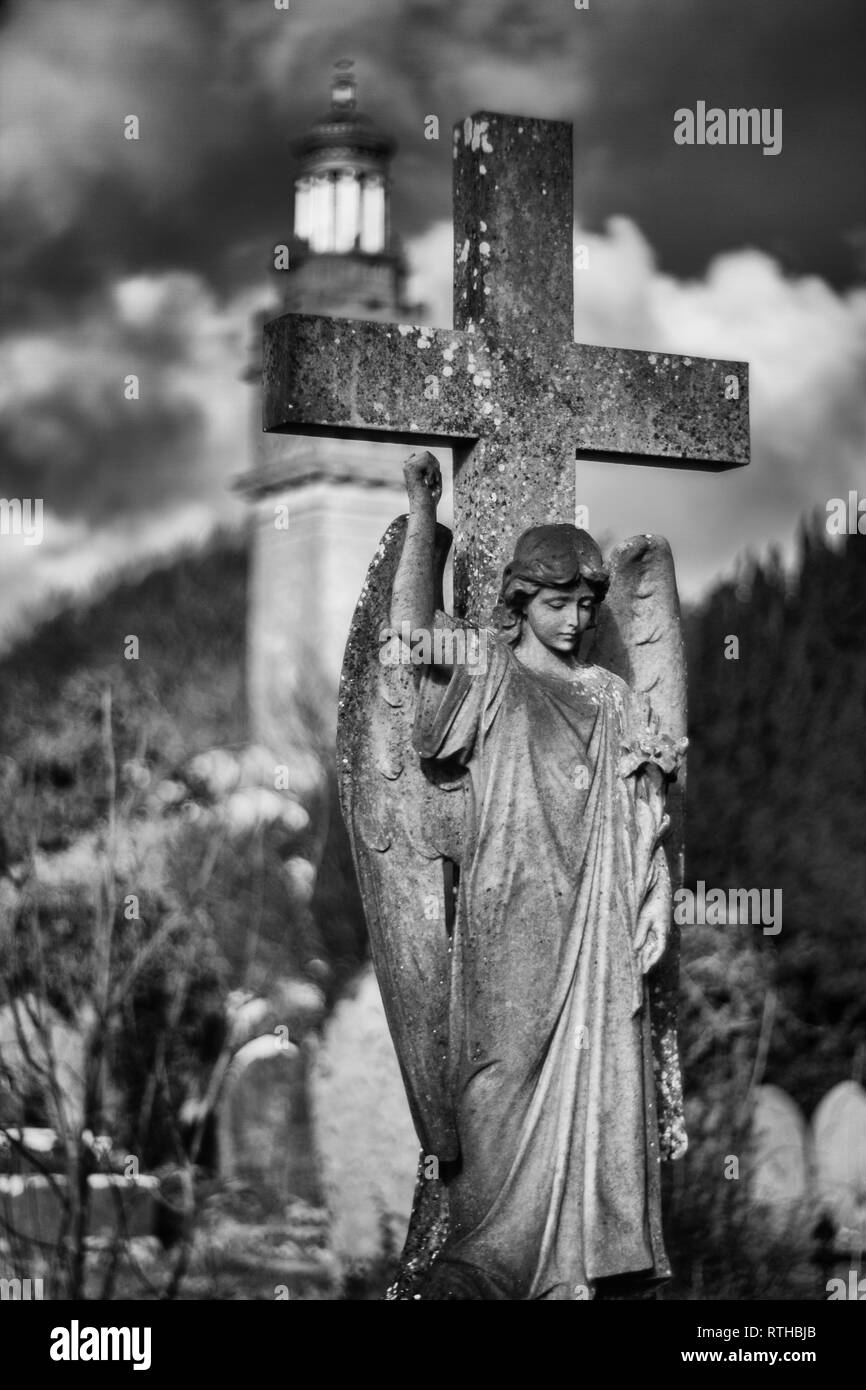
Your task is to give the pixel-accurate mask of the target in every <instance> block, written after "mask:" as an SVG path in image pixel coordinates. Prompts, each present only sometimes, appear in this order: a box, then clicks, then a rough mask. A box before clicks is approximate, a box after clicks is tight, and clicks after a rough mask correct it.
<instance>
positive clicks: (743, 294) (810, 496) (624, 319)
mask: <svg viewBox="0 0 866 1390" xmlns="http://www.w3.org/2000/svg"><path fill="white" fill-rule="evenodd" d="M575 241H576V242H577V243H582V244H584V245H585V246H586V247H587V248H588V262H589V264H588V268H587V269H583V270H581V269H577V270H576V271H575V337H576V338H577V339H578V340H579V341H581V342H592V343H597V344H600V345H603V346H608V347H623V348H638V349H645V350H652V349H658V350H660V351H665V352H671V353H673V352H676V353H682V354H691V355H693V356H704V357H723V358H733V359H736V360H741V361H743V360H745V361H747V362H748V363H749V364H750V397H751V434H752V462H751V464H750V466H749V467H748V468H746V469H736V470H731V472H729V473H725V474H721V475H718V474H702V473H691V472H680V471H674V470H671V469H662V468H658V469H657V468H636V467H624V466H623V465H620V464H613V463H606V462H603V461H599V462H598V463H587V464H581V465H579V472H578V480H579V482H578V487H579V491H580V497H579V499H578V500H579V501H582V502H583V503H585V504H586V505H588V506H589V508H590V524H591V526H593V527H595V528H597V530H598V531H599V533H600V534H602V535H605V536H608V537H612V538H616V539H619V538H622V537H624V536H625V535H630V534H634V533H637V532H641V531H658V532H661V533H662V534H664V535H667V536H669V538H670V539H671V541H672V543H673V546H674V553H675V555H676V556H677V563H678V567H679V572H680V581H681V587H682V589H683V591H684V593H685V594H687V595H688V596H690V597H695V596H697V594H699V593H700V592H701V591H702V590H703V589H704V588H706V586H707V585H708V584H709V583H711V582H712V581H713V580H714V579H715V578H716V577H717V576H718V575H719V573H720V571H726V570H730V569H731V568H732V566H733V565H734V562H735V558H736V556H737V555H738V554H739V553H741V552H742V551H743V550H745V549H747V548H752V549H754V550H757V551H764V550H765V549H766V547H767V545H768V544H769V543H775V544H777V545H779V546H780V548H781V549H782V550H783V552H787V553H788V554H790V553H791V547H792V542H793V537H794V533H795V530H796V526H797V522H798V519H799V517H800V516H801V515H802V514H803V513H804V512H808V511H810V510H812V509H813V508H814V507H816V506H817V507H819V508H820V509H821V510H822V511H823V510H824V508H825V506H826V502H827V499H828V498H830V497H836V496H845V495H846V494H847V492H848V489H849V488H851V487H855V486H856V485H857V483H858V481H859V482H862V477H863V459H864V454H866V392H864V382H866V290H862V289H854V290H849V291H847V292H844V293H843V292H839V291H836V290H834V289H833V288H832V287H831V286H829V285H828V284H827V283H826V282H824V281H822V280H820V279H819V278H818V277H816V276H803V277H795V276H789V275H785V274H784V273H783V271H782V270H781V268H780V266H779V265H778V263H777V262H775V261H774V260H773V258H772V257H770V256H768V255H766V254H765V253H764V252H761V251H755V250H749V249H743V250H740V251H735V252H727V253H725V254H724V255H721V256H718V257H716V258H715V259H714V260H713V261H712V262H711V264H710V266H709V267H708V269H707V273H706V275H705V276H703V277H702V278H700V279H694V280H679V279H676V278H675V277H673V276H671V275H665V274H663V273H661V272H660V270H659V268H658V264H657V259H656V256H655V255H654V253H653V250H652V247H651V246H650V245H649V242H648V241H647V239H646V237H645V236H644V235H643V233H642V232H641V231H640V229H639V228H638V227H636V226H635V225H634V223H633V222H631V221H629V220H628V219H627V218H622V217H616V218H612V219H610V221H609V222H608V224H607V226H606V228H605V230H604V231H603V232H602V233H592V232H588V231H585V230H582V229H580V228H578V229H577V230H576V232H575ZM409 253H410V258H411V260H412V263H413V265H414V266H415V271H414V274H413V276H412V279H411V280H410V291H411V294H412V297H413V298H418V299H421V300H425V301H426V302H427V304H428V306H429V307H428V313H427V315H426V316H425V318H427V319H429V321H430V322H432V323H435V324H437V325H447V326H450V324H451V322H452V319H451V261H452V254H453V252H452V229H451V224H450V223H449V222H445V221H442V222H440V223H438V224H436V225H435V226H434V227H432V228H431V229H430V230H429V231H428V232H426V233H425V234H424V235H423V236H421V237H419V238H417V239H416V240H414V241H413V242H411V243H410V246H409Z"/></svg>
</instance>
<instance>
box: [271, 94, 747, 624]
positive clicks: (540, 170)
mask: <svg viewBox="0 0 866 1390" xmlns="http://www.w3.org/2000/svg"><path fill="white" fill-rule="evenodd" d="M454 168H455V193H454V203H455V271H454V291H455V292H454V304H455V311H454V312H455V327H454V329H451V330H449V329H431V328H419V327H417V326H412V325H409V324H402V325H400V324H382V323H373V322H365V321H361V320H352V319H324V318H316V317H311V316H306V315H284V316H283V317H281V318H278V319H274V320H273V321H272V322H271V323H269V324H267V325H266V326H265V338H264V414H263V424H264V428H265V429H266V430H282V431H288V432H296V433H302V434H306V435H315V434H324V435H328V436H334V437H352V438H365V439H381V440H390V441H402V442H404V443H407V444H411V445H415V446H418V447H420V446H421V445H428V446H436V445H451V446H453V447H454V449H455V466H456V472H455V489H454V492H455V495H454V505H455V532H456V537H455V539H456V543H457V552H456V555H455V570H454V584H455V607H456V610H457V612H459V613H460V614H461V615H464V616H466V617H468V618H469V619H470V620H472V621H476V620H477V619H479V618H484V617H486V616H487V614H489V612H490V610H491V608H492V606H493V602H494V600H495V597H496V594H495V589H496V585H497V583H498V579H499V574H500V572H501V569H502V566H503V564H504V563H505V561H506V559H507V558H508V556H509V555H510V553H511V550H512V548H513V543H514V540H515V539H516V537H517V536H518V535H519V534H520V532H521V531H523V530H525V529H526V527H527V526H530V525H533V524H536V523H541V522H545V521H554V520H562V519H563V518H567V517H571V516H572V515H573V514H574V500H575V495H574V459H575V457H576V456H577V457H587V456H588V457H598V456H601V457H610V458H611V460H613V461H616V460H620V461H625V462H642V463H664V464H666V465H668V466H670V465H673V464H679V465H681V466H683V467H697V468H705V469H723V468H732V467H737V466H740V465H742V464H745V463H747V462H748V458H749V434H748V395H749V393H748V369H747V367H746V364H745V363H741V362H726V361H721V360H718V361H708V360H704V359H696V358H689V357H684V356H672V355H670V354H662V353H651V352H633V351H620V350H616V349H612V348H600V347H592V346H587V345H583V344H575V343H574V342H573V341H572V312H573V273H572V252H571V236H572V232H571V227H572V172H571V130H570V127H568V126H566V125H563V124H562V123H561V122H556V121H535V120H530V119H529V118H525V117H517V116H502V115H496V114H493V113H487V112H482V113H479V114H477V115H476V116H474V117H472V118H470V119H467V121H466V122H461V123H460V124H459V125H458V126H457V128H456V130H455V166H454ZM541 209H543V215H542V214H541V211H540V210H541ZM731 376H735V377H736V378H737V382H738V391H739V395H738V398H737V399H727V398H726V391H725V383H726V378H728V377H731ZM501 475H505V476H502V482H503V486H501V487H500V486H498V485H497V482H496V480H497V478H499V477H500V476H501ZM506 484H507V485H506Z"/></svg>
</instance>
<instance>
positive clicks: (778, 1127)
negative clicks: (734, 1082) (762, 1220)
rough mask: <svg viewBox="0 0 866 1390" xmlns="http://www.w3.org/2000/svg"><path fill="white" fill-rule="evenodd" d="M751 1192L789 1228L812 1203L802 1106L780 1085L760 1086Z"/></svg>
mask: <svg viewBox="0 0 866 1390" xmlns="http://www.w3.org/2000/svg"><path fill="white" fill-rule="evenodd" d="M750 1190H751V1195H752V1198H753V1200H754V1201H755V1202H756V1203H758V1204H759V1205H760V1206H762V1207H765V1208H766V1209H767V1211H768V1214H769V1215H770V1216H771V1218H772V1219H773V1221H774V1222H776V1223H777V1224H779V1225H786V1224H787V1223H788V1221H789V1220H791V1219H792V1218H793V1217H796V1216H797V1214H798V1213H800V1212H802V1211H803V1209H804V1207H805V1206H806V1205H807V1204H808V1201H809V1138H808V1130H807V1126H806V1121H805V1119H804V1118H803V1115H802V1112H801V1111H800V1107H799V1106H798V1105H796V1104H795V1102H794V1101H793V1100H792V1099H791V1097H790V1096H789V1095H787V1094H786V1092H785V1091H783V1090H782V1089H781V1087H779V1086H757V1087H756V1088H755V1095H754V1110H753V1113H752V1133H751V1160H750Z"/></svg>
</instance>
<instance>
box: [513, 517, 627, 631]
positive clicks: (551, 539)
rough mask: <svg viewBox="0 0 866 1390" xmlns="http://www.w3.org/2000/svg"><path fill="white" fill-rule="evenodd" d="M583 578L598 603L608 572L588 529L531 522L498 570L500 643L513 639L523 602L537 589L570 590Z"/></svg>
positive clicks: (608, 578) (608, 575)
mask: <svg viewBox="0 0 866 1390" xmlns="http://www.w3.org/2000/svg"><path fill="white" fill-rule="evenodd" d="M581 579H583V580H585V581H586V583H587V584H588V585H589V590H590V593H591V594H592V597H593V599H594V600H595V602H596V603H602V602H603V600H604V598H605V595H606V594H607V590H608V586H609V585H610V572H609V570H608V568H607V565H606V564H605V563H604V560H603V559H602V554H601V551H600V550H599V548H598V546H597V545H596V543H595V541H594V540H593V539H592V536H590V535H589V534H588V533H587V532H586V531H580V530H578V528H577V527H576V526H570V525H567V524H556V525H551V526H532V527H530V529H529V530H528V531H524V532H523V535H522V536H520V537H519V539H518V541H517V544H516V546H515V547H514V557H513V559H512V560H510V561H509V563H508V564H507V565H506V566H505V569H504V570H503V572H502V586H501V589H500V593H499V602H498V603H497V605H496V609H495V611H494V614H493V625H494V627H495V628H496V631H497V635H498V636H499V638H500V639H501V640H502V641H503V642H508V643H509V644H512V643H514V642H516V641H517V640H518V639H519V637H520V633H521V629H522V627H523V616H524V614H525V612H526V606H527V604H528V603H529V602H530V600H531V599H533V598H534V597H535V595H536V594H537V593H538V592H539V590H540V589H569V588H572V587H573V586H574V585H575V584H577V583H579V581H580V580H581Z"/></svg>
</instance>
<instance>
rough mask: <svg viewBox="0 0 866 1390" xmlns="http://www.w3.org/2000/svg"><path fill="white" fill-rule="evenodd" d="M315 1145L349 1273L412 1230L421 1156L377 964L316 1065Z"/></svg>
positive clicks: (347, 1004)
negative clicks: (411, 1212)
mask: <svg viewBox="0 0 866 1390" xmlns="http://www.w3.org/2000/svg"><path fill="white" fill-rule="evenodd" d="M310 1087H311V1099H312V1108H313V1125H314V1134H315V1143H316V1149H317V1151H318V1153H319V1155H320V1159H321V1173H322V1183H323V1187H324V1194H325V1201H326V1204H327V1207H328V1210H329V1212H330V1215H331V1249H332V1251H333V1252H334V1254H335V1256H336V1257H337V1260H338V1261H339V1265H340V1268H341V1271H342V1273H343V1275H346V1274H348V1273H352V1272H358V1271H360V1270H361V1269H362V1268H363V1267H365V1266H368V1265H370V1264H372V1263H374V1262H375V1261H376V1260H377V1259H379V1258H380V1257H381V1256H383V1255H387V1254H388V1252H389V1251H393V1252H396V1251H397V1250H399V1248H400V1246H401V1245H402V1243H403V1240H404V1238H405V1235H406V1225H407V1220H408V1216H409V1208H410V1207H411V1204H412V1190H413V1188H414V1186H415V1172H416V1167H417V1161H418V1152H417V1140H416V1138H415V1131H414V1129H413V1126H412V1120H411V1117H410V1115H409V1106H408V1104H407V1101H406V1095H405V1092H404V1090H403V1082H402V1079H401V1076H400V1068H399V1066H398V1064H397V1058H396V1055H395V1053H394V1048H393V1045H392V1043H391V1040H390V1037H389V1035H388V1028H387V1025H386V1023H385V1012H384V1009H383V1006H382V996H381V994H380V993H379V986H378V984H377V983H376V976H375V974H374V973H373V969H372V967H371V966H368V967H367V968H366V970H364V971H363V972H362V974H361V975H360V976H359V978H358V980H357V981H356V984H355V987H354V991H353V993H352V994H350V995H347V996H346V997H345V998H344V999H342V1000H341V1001H340V1003H339V1004H338V1005H337V1007H336V1009H335V1010H334V1012H333V1014H332V1016H331V1018H330V1019H329V1021H328V1024H327V1025H326V1027H325V1030H324V1036H323V1039H322V1042H321V1044H320V1045H319V1047H318V1048H317V1051H316V1057H315V1061H314V1063H313V1065H312V1068H311V1078H310Z"/></svg>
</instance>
